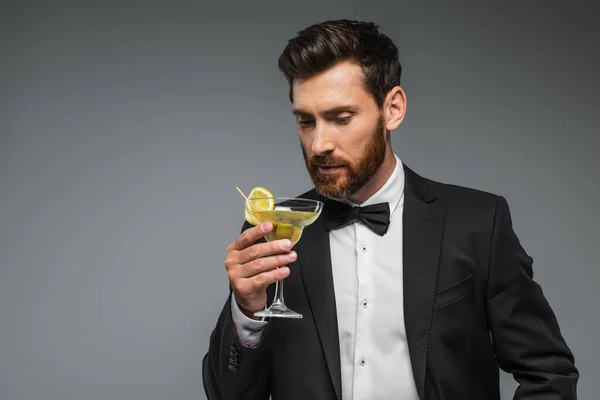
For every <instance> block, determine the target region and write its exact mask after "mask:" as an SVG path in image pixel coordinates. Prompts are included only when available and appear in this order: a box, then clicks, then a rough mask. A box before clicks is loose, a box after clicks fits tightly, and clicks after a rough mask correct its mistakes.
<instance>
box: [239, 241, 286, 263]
mask: <svg viewBox="0 0 600 400" xmlns="http://www.w3.org/2000/svg"><path fill="white" fill-rule="evenodd" d="M291 248H292V242H290V240H289V239H281V240H274V241H272V242H266V243H258V244H255V245H254V246H250V247H248V248H246V249H244V250H242V251H240V252H239V253H238V254H237V255H236V257H237V260H238V262H239V263H240V264H246V263H248V262H250V261H254V260H258V259H260V258H263V257H268V256H273V255H276V254H281V253H287V252H288V251H290V250H291Z"/></svg>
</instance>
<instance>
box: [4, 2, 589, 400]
mask: <svg viewBox="0 0 600 400" xmlns="http://www.w3.org/2000/svg"><path fill="white" fill-rule="evenodd" d="M449 3H451V5H450V4H449ZM481 3H482V2H478V1H475V0H472V1H453V2H443V1H438V2H435V3H433V2H423V1H420V2H417V1H411V2H408V1H406V2H400V1H394V2H379V1H368V2H358V1H355V2H343V3H342V2H339V3H329V2H323V1H319V2H306V1H303V2H281V1H280V2H271V3H266V2H260V1H254V2H252V1H237V2H235V3H231V2H223V3H221V4H220V5H216V4H215V2H210V3H209V4H208V5H207V4H204V3H200V2H192V1H188V2H182V1H163V2H162V3H159V2H137V3H134V2H84V1H80V2H69V3H66V2H57V1H54V2H50V1H47V2H46V1H38V2H31V1H19V2H16V1H9V2H2V7H1V11H0V18H1V20H0V68H1V74H0V113H1V114H0V135H1V136H0V399H2V400H33V399H46V400H54V399H56V400H59V399H60V400H65V399H145V400H151V399H204V392H203V389H202V381H201V368H200V367H201V359H202V356H203V354H204V353H205V351H206V350H207V347H208V340H209V335H210V332H211V330H212V328H213V326H214V323H215V321H216V318H217V315H218V313H219V311H220V309H221V307H222V305H223V302H224V300H225V298H226V295H227V280H226V275H225V272H224V268H223V261H224V258H225V247H226V246H227V244H228V243H229V242H230V241H231V240H233V239H234V237H235V236H236V235H237V234H238V232H239V229H240V226H241V225H240V224H241V223H242V218H243V213H242V203H241V201H240V200H241V198H240V196H239V194H237V192H236V191H235V189H234V187H235V186H236V185H238V186H240V187H241V188H242V189H243V190H245V191H248V190H249V189H250V188H251V187H252V186H255V185H264V186H267V187H268V188H270V189H272V191H273V192H275V193H276V194H280V195H296V194H299V193H301V192H302V191H304V190H306V189H308V188H309V187H310V181H309V178H308V175H307V174H306V172H305V170H304V165H303V162H302V156H301V153H300V146H299V144H298V140H297V137H296V135H295V130H294V123H293V117H292V115H291V112H290V104H289V102H288V100H287V85H286V83H285V81H284V79H283V78H282V76H281V75H280V73H279V71H278V70H277V57H278V56H279V54H280V52H281V51H282V50H283V48H284V46H285V44H286V42H287V40H288V38H290V37H292V36H294V34H295V33H296V32H297V31H298V30H300V29H302V28H303V27H305V26H306V25H308V24H312V23H314V22H317V21H321V20H325V19H330V18H340V17H347V18H357V19H364V20H375V21H376V22H377V23H379V24H380V25H381V28H382V29H383V31H384V32H385V33H387V34H388V35H389V36H390V37H391V38H392V39H393V40H395V41H396V42H397V44H398V46H399V47H400V50H401V58H402V62H403V65H404V75H403V87H404V88H405V90H406V92H407V95H408V115H407V117H406V120H405V122H404V123H403V124H402V125H401V127H400V128H399V129H398V130H397V131H395V132H394V133H393V145H394V149H395V151H396V152H397V154H398V155H399V156H400V157H401V158H402V159H403V160H404V161H405V162H407V163H408V164H409V165H410V166H411V167H413V168H414V169H415V170H416V171H417V172H419V173H420V174H423V175H425V176H427V177H430V178H433V179H436V180H441V181H444V182H450V183H456V184H461V185H467V186H472V187H477V188H479V189H483V190H487V191H492V192H494V193H499V194H502V195H505V196H506V197H507V199H508V201H509V204H510V206H511V210H512V212H513V217H514V222H515V228H516V230H517V233H518V235H519V237H520V238H521V240H522V242H523V244H524V246H525V247H526V249H527V251H528V252H529V253H530V254H531V255H532V256H533V258H534V260H535V265H534V266H535V273H536V277H537V280H538V281H539V282H540V283H541V284H542V286H543V288H544V290H545V293H546V295H547V297H548V299H549V301H550V303H551V305H552V306H553V307H554V309H555V311H556V313H557V316H558V319H559V322H560V324H561V327H562V331H563V333H564V336H565V337H566V339H567V341H568V343H569V344H570V346H571V347H572V349H573V351H574V353H575V355H576V358H577V366H578V367H579V368H580V370H581V374H582V378H581V381H580V386H579V388H580V389H579V394H580V398H582V399H594V398H596V396H597V391H596V390H595V385H597V382H598V379H599V378H600V373H599V367H598V359H600V349H599V346H598V344H597V340H598V338H599V337H600V323H599V322H598V315H599V313H598V308H597V304H598V300H599V296H598V281H599V278H600V272H599V270H598V263H597V260H596V255H597V246H598V244H599V243H598V236H597V235H598V233H597V232H598V226H599V223H600V220H599V211H598V204H599V203H600V190H599V184H598V171H599V170H600V165H599V162H598V160H597V158H596V156H597V153H598V150H599V146H598V143H599V139H598V133H599V131H600V130H599V123H598V109H599V106H600V104H599V102H598V97H597V93H598V91H599V90H600V85H599V83H600V81H599V78H598V70H600V65H599V55H598V49H599V48H600V47H599V42H600V41H599V39H600V30H599V28H598V24H597V17H596V16H595V15H594V12H593V8H592V7H591V6H590V5H591V4H589V5H586V4H583V3H581V4H577V3H575V2H559V1H516V0H513V1H502V2H500V1H498V2H487V3H488V4H487V5H484V4H481ZM292 273H293V272H292ZM502 379H503V380H502V382H503V386H502V391H503V396H504V397H503V398H507V399H508V398H512V397H511V393H512V391H513V390H514V387H515V385H514V383H513V382H512V379H511V378H510V377H508V376H506V375H504V374H503V378H502Z"/></svg>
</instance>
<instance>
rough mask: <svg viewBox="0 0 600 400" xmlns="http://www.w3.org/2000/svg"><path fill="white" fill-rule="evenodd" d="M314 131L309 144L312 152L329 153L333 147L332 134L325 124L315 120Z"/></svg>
mask: <svg viewBox="0 0 600 400" xmlns="http://www.w3.org/2000/svg"><path fill="white" fill-rule="evenodd" d="M314 132H315V133H314V136H313V141H312V146H311V151H312V154H316V155H321V154H325V153H330V152H332V151H333V150H334V149H335V143H334V141H333V136H332V134H331V132H330V131H329V129H328V127H327V125H326V124H324V123H319V122H317V124H316V126H315V131H314Z"/></svg>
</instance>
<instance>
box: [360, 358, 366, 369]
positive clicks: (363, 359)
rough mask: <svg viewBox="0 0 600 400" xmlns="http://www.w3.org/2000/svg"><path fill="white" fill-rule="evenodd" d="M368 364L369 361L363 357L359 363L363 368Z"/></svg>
mask: <svg viewBox="0 0 600 400" xmlns="http://www.w3.org/2000/svg"><path fill="white" fill-rule="evenodd" d="M366 363H367V360H365V358H364V357H361V358H360V361H359V364H360V365H361V367H364V366H365V364H366Z"/></svg>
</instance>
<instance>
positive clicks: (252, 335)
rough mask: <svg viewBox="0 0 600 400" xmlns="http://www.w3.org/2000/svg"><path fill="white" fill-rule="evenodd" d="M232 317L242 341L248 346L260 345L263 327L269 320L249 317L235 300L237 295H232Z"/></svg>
mask: <svg viewBox="0 0 600 400" xmlns="http://www.w3.org/2000/svg"><path fill="white" fill-rule="evenodd" d="M231 317H232V319H233V324H234V325H235V329H236V331H237V336H238V338H239V340H240V342H241V343H242V344H243V345H244V346H247V347H256V346H258V344H259V343H260V339H261V336H262V332H263V329H264V327H265V325H267V324H268V322H267V321H265V320H264V318H262V319H261V320H260V321H257V320H255V319H252V318H248V317H247V316H246V315H245V314H244V313H243V312H242V310H240V307H239V305H238V303H237V301H236V300H235V295H232V296H231Z"/></svg>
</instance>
